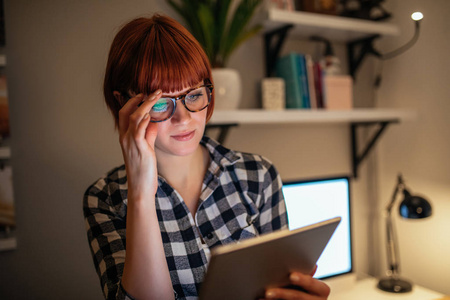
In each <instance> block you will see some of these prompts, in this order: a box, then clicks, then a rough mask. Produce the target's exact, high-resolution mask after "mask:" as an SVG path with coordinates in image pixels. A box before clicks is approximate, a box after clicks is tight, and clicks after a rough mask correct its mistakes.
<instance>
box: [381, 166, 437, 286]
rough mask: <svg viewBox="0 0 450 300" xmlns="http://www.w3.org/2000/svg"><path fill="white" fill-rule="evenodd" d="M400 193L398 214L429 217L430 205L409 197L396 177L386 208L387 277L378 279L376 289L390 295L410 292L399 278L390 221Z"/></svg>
mask: <svg viewBox="0 0 450 300" xmlns="http://www.w3.org/2000/svg"><path fill="white" fill-rule="evenodd" d="M399 192H401V193H402V194H403V200H402V202H401V203H400V206H399V213H400V215H401V216H402V217H403V218H407V219H423V218H428V217H429V216H431V205H430V203H429V202H428V201H427V200H425V199H424V198H422V197H420V196H417V195H411V193H410V192H409V191H408V190H407V189H406V187H405V184H404V182H403V178H402V175H401V174H400V175H398V180H397V184H396V186H395V189H394V193H393V195H392V199H391V202H390V203H389V205H388V206H387V207H386V212H387V215H386V239H387V244H386V246H387V253H386V254H387V262H388V271H387V277H384V278H382V279H380V281H379V282H378V288H379V289H381V290H383V291H386V292H391V293H407V292H410V291H411V290H412V283H410V282H408V281H407V280H404V279H402V278H400V272H399V254H398V246H397V238H396V234H395V230H394V224H393V219H392V209H393V207H394V204H395V202H396V200H397V195H398V194H399Z"/></svg>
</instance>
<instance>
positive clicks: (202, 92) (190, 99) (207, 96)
mask: <svg viewBox="0 0 450 300" xmlns="http://www.w3.org/2000/svg"><path fill="white" fill-rule="evenodd" d="M210 100H211V89H210V88H209V87H200V88H198V89H196V90H193V91H191V92H189V94H187V95H186V98H185V99H184V102H185V103H186V106H187V108H188V109H189V110H190V111H200V110H202V109H204V108H205V107H207V106H208V104H209V101H210Z"/></svg>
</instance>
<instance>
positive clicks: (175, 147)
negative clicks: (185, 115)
mask: <svg viewBox="0 0 450 300" xmlns="http://www.w3.org/2000/svg"><path fill="white" fill-rule="evenodd" d="M201 138H202V137H201V136H198V135H197V134H196V135H195V136H194V137H193V138H192V139H190V140H189V141H177V140H174V139H172V138H169V140H168V141H167V143H158V144H159V145H156V148H158V149H159V150H160V151H162V152H164V153H167V154H170V155H174V156H188V155H191V154H193V153H195V151H196V150H197V148H198V147H199V146H200V140H201Z"/></svg>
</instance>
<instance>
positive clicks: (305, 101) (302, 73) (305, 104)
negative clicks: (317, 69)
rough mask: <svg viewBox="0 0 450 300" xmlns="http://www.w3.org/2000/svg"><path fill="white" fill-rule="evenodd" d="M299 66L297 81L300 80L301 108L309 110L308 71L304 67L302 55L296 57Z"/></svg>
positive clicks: (304, 57)
mask: <svg viewBox="0 0 450 300" xmlns="http://www.w3.org/2000/svg"><path fill="white" fill-rule="evenodd" d="M297 60H298V64H299V68H298V70H299V80H300V92H301V94H302V106H301V108H311V104H310V100H309V84H308V70H307V66H306V56H305V55H304V54H298V57H297Z"/></svg>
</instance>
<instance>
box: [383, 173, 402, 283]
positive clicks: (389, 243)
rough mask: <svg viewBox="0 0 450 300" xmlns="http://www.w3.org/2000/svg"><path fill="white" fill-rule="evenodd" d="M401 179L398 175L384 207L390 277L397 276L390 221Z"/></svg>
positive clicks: (397, 270)
mask: <svg viewBox="0 0 450 300" xmlns="http://www.w3.org/2000/svg"><path fill="white" fill-rule="evenodd" d="M403 188H404V185H403V179H402V176H401V175H398V183H397V185H396V186H395V189H394V193H393V194H392V199H391V202H389V204H388V206H387V207H386V212H387V216H386V239H387V243H386V247H387V251H386V255H387V262H388V267H389V270H390V271H391V275H392V276H397V275H398V274H399V260H398V249H397V237H396V234H395V230H394V224H393V219H392V208H393V207H394V204H395V200H396V199H397V194H398V192H399V190H400V189H403Z"/></svg>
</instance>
